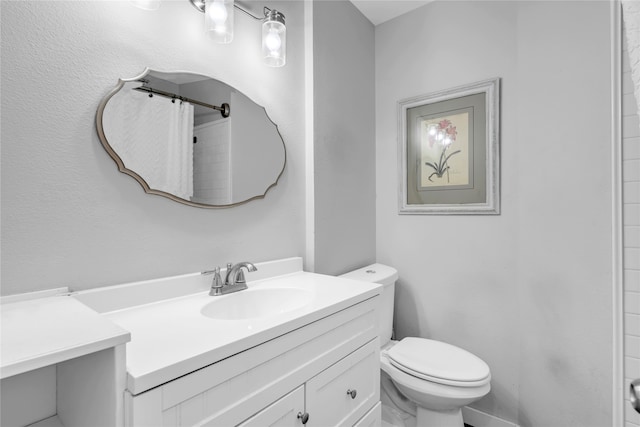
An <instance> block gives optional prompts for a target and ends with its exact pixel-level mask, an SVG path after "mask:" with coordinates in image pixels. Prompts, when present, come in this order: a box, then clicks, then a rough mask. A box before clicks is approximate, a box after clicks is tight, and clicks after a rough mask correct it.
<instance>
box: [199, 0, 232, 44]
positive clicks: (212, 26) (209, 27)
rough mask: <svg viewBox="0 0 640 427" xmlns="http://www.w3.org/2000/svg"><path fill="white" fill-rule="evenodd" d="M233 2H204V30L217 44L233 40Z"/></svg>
mask: <svg viewBox="0 0 640 427" xmlns="http://www.w3.org/2000/svg"><path fill="white" fill-rule="evenodd" d="M233 9H234V8H233V0H206V2H205V5H204V30H205V31H206V32H207V34H208V35H209V37H210V38H211V39H213V40H214V41H216V42H218V43H231V41H232V40H233Z"/></svg>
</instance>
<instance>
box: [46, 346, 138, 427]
mask: <svg viewBox="0 0 640 427" xmlns="http://www.w3.org/2000/svg"><path fill="white" fill-rule="evenodd" d="M123 347H124V346H118V347H114V348H109V349H106V350H102V351H99V352H96V353H92V354H88V355H86V356H82V357H78V358H75V359H71V360H68V361H66V362H62V363H59V364H58V365H57V379H58V381H57V408H58V417H59V418H60V421H61V422H62V424H63V425H64V426H65V427H86V426H89V425H90V426H92V427H101V426H105V427H107V426H108V427H113V426H122V425H123V421H124V420H123V418H122V416H123V412H122V406H123V405H122V400H123V393H124V383H125V378H124V375H125V374H124V371H120V370H121V369H122V368H123V365H124V363H123V361H122V360H121V359H122V358H123V357H124V350H123Z"/></svg>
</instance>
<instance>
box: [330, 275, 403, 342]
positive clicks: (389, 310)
mask: <svg viewBox="0 0 640 427" xmlns="http://www.w3.org/2000/svg"><path fill="white" fill-rule="evenodd" d="M340 277H344V278H346V279H352V280H362V281H365V282H372V283H379V284H381V285H383V291H382V295H381V297H382V298H381V306H380V318H379V319H378V322H379V325H378V327H379V329H380V330H379V331H378V332H379V336H380V347H383V346H384V345H386V344H387V343H388V342H389V340H391V334H392V331H393V300H394V292H395V287H396V285H395V284H396V280H397V279H398V270H396V269H395V268H393V267H389V266H388V265H384V264H371V265H368V266H366V267H362V268H359V269H357V270H353V271H350V272H349V273H345V274H343V275H341V276H340Z"/></svg>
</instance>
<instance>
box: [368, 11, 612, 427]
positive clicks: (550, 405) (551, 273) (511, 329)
mask: <svg viewBox="0 0 640 427" xmlns="http://www.w3.org/2000/svg"><path fill="white" fill-rule="evenodd" d="M610 55H611V48H610V24H609V3H608V2H606V1H589V2H586V1H585V2H573V1H568V2H540V1H532V2H526V1H518V2H501V1H498V2H485V1H471V2H444V1H443V2H434V3H431V4H429V5H427V6H425V7H423V8H421V9H418V10H416V11H415V12H412V13H410V14H407V15H404V16H401V17H399V18H398V19H395V20H393V21H390V22H388V23H385V24H382V25H380V26H378V27H376V168H377V170H376V189H377V195H378V199H377V209H376V213H377V243H376V248H377V259H378V261H379V262H382V263H387V264H390V265H393V266H395V267H396V268H398V270H399V273H400V280H399V284H398V288H397V289H398V290H397V304H396V327H397V332H398V335H399V336H400V337H402V336H407V335H417V336H422V337H430V338H434V339H439V340H443V341H446V342H450V343H452V344H455V345H458V346H461V347H463V348H466V349H468V350H470V351H472V352H473V353H475V354H477V355H478V356H480V357H482V358H483V359H484V360H485V361H486V362H487V363H488V364H489V366H490V367H491V370H492V375H493V379H492V391H491V393H490V394H489V395H488V396H487V397H486V398H484V399H482V400H480V401H479V402H477V403H476V404H475V407H476V408H477V409H479V410H481V411H484V412H487V413H489V414H493V415H495V416H498V417H500V418H503V419H506V420H509V421H513V422H517V423H518V424H520V425H522V426H544V427H562V426H594V427H602V426H606V425H610V423H611V400H612V397H611V396H612V357H613V355H612V327H611V325H612V286H611V283H612V271H611V264H612V262H611V259H612V254H611V239H612V236H611V227H612V224H611V197H612V194H611V188H612V184H611V167H610V165H611V145H610V144H611V142H610V140H611V139H610V129H611V93H610V87H611V85H610V81H611V77H610V74H609V73H610V59H611V56H610ZM493 77H501V78H502V88H501V90H502V93H501V94H502V99H501V100H502V112H501V132H502V135H501V165H502V177H501V180H502V214H501V215H499V216H406V215H405V216H400V215H398V206H397V200H398V193H397V191H398V190H397V182H398V171H397V161H396V159H397V156H396V153H397V144H396V135H397V126H396V108H397V101H398V100H400V99H403V98H407V97H411V96H415V95H420V94H425V93H430V92H434V91H438V90H442V89H447V88H451V87H455V86H459V85H462V84H467V83H471V82H475V81H480V80H484V79H488V78H493Z"/></svg>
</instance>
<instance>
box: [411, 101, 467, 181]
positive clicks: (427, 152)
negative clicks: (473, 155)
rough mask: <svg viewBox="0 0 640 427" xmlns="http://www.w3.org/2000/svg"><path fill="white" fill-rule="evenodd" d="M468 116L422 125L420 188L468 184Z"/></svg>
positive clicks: (428, 122)
mask: <svg viewBox="0 0 640 427" xmlns="http://www.w3.org/2000/svg"><path fill="white" fill-rule="evenodd" d="M468 123H469V114H468V113H466V112H464V113H461V114H453V115H450V116H444V117H442V116H441V117H438V118H434V119H426V120H423V121H422V122H421V131H420V132H421V141H422V143H421V149H422V156H421V159H422V161H421V179H420V185H421V186H422V187H440V186H458V185H467V184H469V166H468V165H469V132H468V129H469V125H468Z"/></svg>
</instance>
